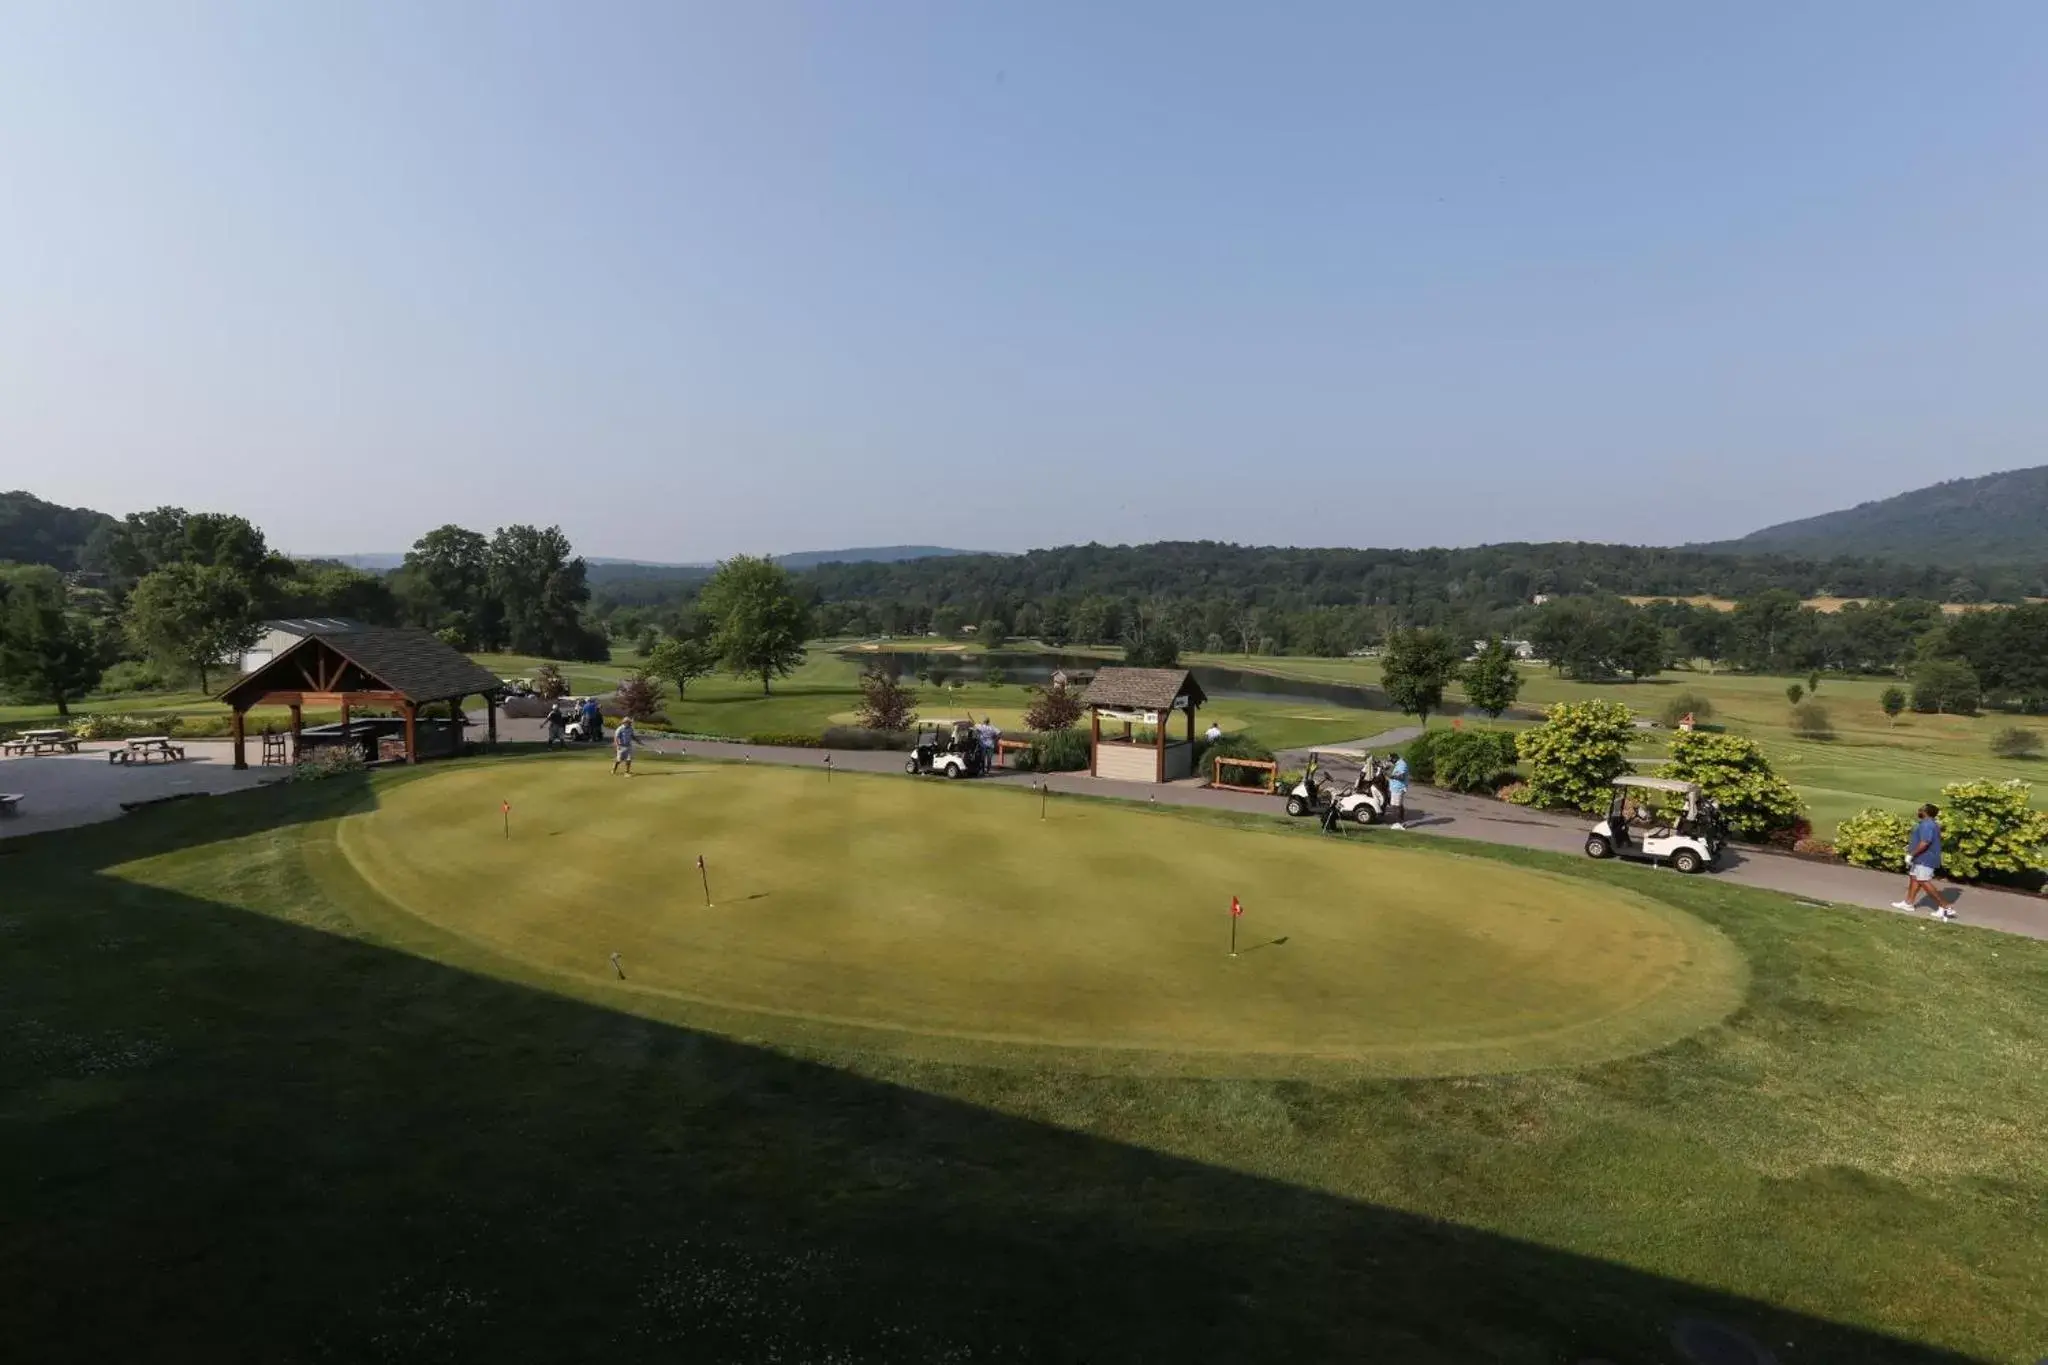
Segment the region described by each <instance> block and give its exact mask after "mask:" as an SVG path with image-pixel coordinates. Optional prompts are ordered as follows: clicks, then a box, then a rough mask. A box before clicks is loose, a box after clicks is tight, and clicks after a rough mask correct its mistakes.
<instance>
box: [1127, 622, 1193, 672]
mask: <svg viewBox="0 0 2048 1365" xmlns="http://www.w3.org/2000/svg"><path fill="white" fill-rule="evenodd" d="M1124 662H1125V663H1127V664H1129V665H1130V666H1131V667H1132V668H1172V667H1173V666H1174V665H1176V664H1178V663H1179V662H1180V641H1179V640H1178V639H1176V638H1175V637H1174V634H1173V632H1172V631H1170V630H1167V629H1166V628H1165V627H1164V626H1158V625H1152V626H1139V627H1137V628H1135V629H1134V630H1133V631H1132V633H1131V635H1130V636H1129V637H1128V638H1127V639H1126V640H1125V641H1124Z"/></svg>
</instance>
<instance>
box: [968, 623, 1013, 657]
mask: <svg viewBox="0 0 2048 1365" xmlns="http://www.w3.org/2000/svg"><path fill="white" fill-rule="evenodd" d="M1008 634H1009V627H1008V626H1006V625H1004V624H1003V619H1002V618H1001V617H1000V616H988V617H983V618H982V622H981V624H980V625H978V626H976V627H975V628H974V638H975V639H977V640H979V641H981V643H982V646H983V648H985V649H995V648H996V647H998V646H999V645H1001V644H1002V643H1003V638H1004V637H1005V636H1006V635H1008Z"/></svg>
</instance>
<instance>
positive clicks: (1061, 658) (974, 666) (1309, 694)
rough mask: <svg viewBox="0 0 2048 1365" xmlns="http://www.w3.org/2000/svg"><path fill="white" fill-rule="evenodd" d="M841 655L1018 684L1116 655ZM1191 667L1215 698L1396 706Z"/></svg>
mask: <svg viewBox="0 0 2048 1365" xmlns="http://www.w3.org/2000/svg"><path fill="white" fill-rule="evenodd" d="M843 657H845V658H848V659H851V660H853V661H855V662H857V663H862V664H865V663H868V662H870V661H878V662H883V663H893V664H895V665H896V666H897V667H898V668H899V669H900V670H901V671H902V675H903V676H904V677H906V678H914V677H916V676H917V675H918V674H919V673H921V672H923V671H924V670H925V669H927V668H936V669H942V670H944V671H945V673H946V675H947V676H948V677H953V678H959V679H962V680H964V681H970V682H973V681H979V680H980V679H981V678H982V677H983V676H984V675H985V673H986V671H987V669H988V666H989V665H991V664H993V665H995V666H996V667H997V668H1000V669H1001V670H1002V671H1003V678H1004V680H1005V681H1007V682H1016V683H1044V682H1049V681H1051V679H1052V675H1053V672H1054V670H1056V669H1063V670H1065V671H1066V672H1067V673H1068V674H1069V675H1070V676H1071V675H1072V674H1074V673H1076V672H1084V673H1085V672H1089V671H1091V670H1094V669H1097V668H1103V667H1109V668H1114V667H1116V660H1114V659H1096V658H1091V657H1089V656H1087V655H1083V654H1061V653H1055V652H1051V651H1045V652H1039V651H1028V652H1027V651H1024V650H1007V649H999V650H989V651H983V650H979V649H971V650H961V651H957V652H956V651H952V650H943V649H937V650H934V649H876V650H866V649H860V650H846V651H843ZM1188 671H1189V672H1191V673H1193V674H1194V675H1195V681H1196V682H1198V683H1200V684H1201V685H1202V690H1203V691H1204V692H1206V693H1208V694H1209V697H1210V699H1211V700H1212V701H1277V702H1291V703H1294V704H1296V705H1302V706H1333V705H1334V706H1348V707H1355V708H1358V709H1360V710H1366V711H1388V712H1390V711H1392V710H1393V709H1394V708H1393V706H1392V704H1391V703H1389V702H1388V701H1387V696H1386V693H1384V692H1382V691H1380V690H1379V689H1378V688H1376V687H1358V686H1354V685H1352V684H1349V683H1326V682H1311V681H1309V680H1308V679H1306V678H1276V677H1274V676H1273V675H1271V674H1269V673H1258V672H1254V671H1253V670H1251V669H1248V668H1225V667H1218V666H1217V665H1214V664H1194V665H1191V666H1190V667H1189V669H1188Z"/></svg>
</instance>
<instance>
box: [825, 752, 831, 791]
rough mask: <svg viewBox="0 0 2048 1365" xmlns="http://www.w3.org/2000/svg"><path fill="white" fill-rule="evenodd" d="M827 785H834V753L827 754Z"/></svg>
mask: <svg viewBox="0 0 2048 1365" xmlns="http://www.w3.org/2000/svg"><path fill="white" fill-rule="evenodd" d="M825 785H826V786H828V787H829V786H831V785H832V755H830V754H826V755H825Z"/></svg>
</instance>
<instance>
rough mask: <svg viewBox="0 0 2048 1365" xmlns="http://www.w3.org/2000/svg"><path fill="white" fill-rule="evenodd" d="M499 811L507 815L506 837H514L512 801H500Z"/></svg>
mask: <svg viewBox="0 0 2048 1365" xmlns="http://www.w3.org/2000/svg"><path fill="white" fill-rule="evenodd" d="M498 813H499V814H501V815H503V816H504V817H505V837H506V838H507V839H510V838H511V837H512V803H511V802H510V801H500V802H499V803H498Z"/></svg>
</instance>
